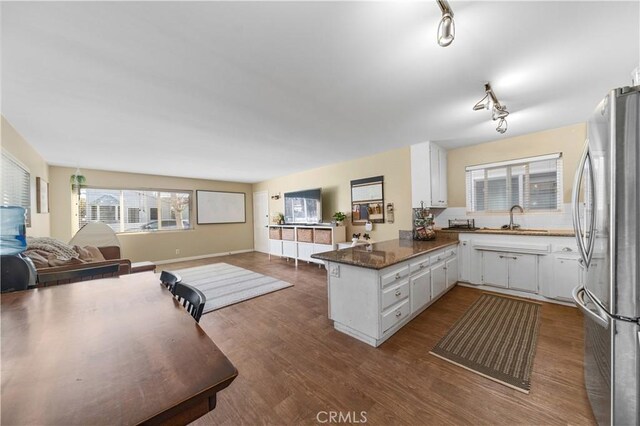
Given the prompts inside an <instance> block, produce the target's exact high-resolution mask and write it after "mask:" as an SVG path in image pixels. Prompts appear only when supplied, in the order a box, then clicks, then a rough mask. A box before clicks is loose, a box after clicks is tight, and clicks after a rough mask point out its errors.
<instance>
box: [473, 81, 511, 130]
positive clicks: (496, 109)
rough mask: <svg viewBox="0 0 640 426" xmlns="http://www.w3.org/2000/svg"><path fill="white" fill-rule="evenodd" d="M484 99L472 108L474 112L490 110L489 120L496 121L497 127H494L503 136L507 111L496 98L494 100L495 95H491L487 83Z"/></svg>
mask: <svg viewBox="0 0 640 426" xmlns="http://www.w3.org/2000/svg"><path fill="white" fill-rule="evenodd" d="M484 93H485V95H484V98H482V99H480V101H478V103H477V104H475V105H474V106H473V110H474V111H480V110H483V109H490V110H491V119H492V120H493V121H498V120H499V121H498V127H496V131H497V132H498V133H500V134H503V133H504V132H506V131H507V120H506V118H507V116H508V115H509V111H507V107H506V106H505V105H502V104H501V103H500V102H499V101H498V98H496V94H495V93H493V89H492V88H491V85H490V84H489V83H486V84H485V85H484Z"/></svg>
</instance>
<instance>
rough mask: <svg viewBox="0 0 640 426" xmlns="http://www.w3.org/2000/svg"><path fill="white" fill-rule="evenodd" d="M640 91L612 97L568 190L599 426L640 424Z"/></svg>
mask: <svg viewBox="0 0 640 426" xmlns="http://www.w3.org/2000/svg"><path fill="white" fill-rule="evenodd" d="M639 115H640V86H635V87H625V88H620V89H615V90H612V91H611V92H610V93H609V94H608V95H607V96H606V97H605V98H604V99H603V100H602V102H600V104H598V106H597V108H596V110H595V111H594V113H593V114H592V116H591V117H590V118H589V121H588V122H587V141H586V144H585V150H584V153H583V156H582V159H581V162H580V165H579V167H578V170H577V173H576V179H575V182H574V187H573V224H574V228H575V231H576V238H577V240H578V249H579V251H580V255H581V259H580V262H581V264H582V267H583V272H584V276H583V277H584V279H583V283H582V286H579V287H577V288H576V289H574V291H573V297H574V299H575V302H576V304H577V305H578V307H579V308H580V309H581V310H582V312H583V313H584V328H585V353H584V377H585V385H586V388H587V393H588V395H589V401H590V402H591V408H592V409H593V414H594V415H595V418H596V420H597V421H598V423H599V424H600V425H610V424H613V425H619V426H622V425H625V426H626V425H638V424H640V414H639V412H640V284H639V282H640V269H639V268H638V263H639V262H640V250H639V249H638V240H639V236H640V138H639V135H640V117H639Z"/></svg>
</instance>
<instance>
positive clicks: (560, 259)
mask: <svg viewBox="0 0 640 426" xmlns="http://www.w3.org/2000/svg"><path fill="white" fill-rule="evenodd" d="M582 274H583V271H582V267H581V266H580V261H579V258H578V256H576V255H570V254H565V253H562V254H556V255H554V258H553V283H554V285H553V286H552V287H551V288H549V294H548V295H547V296H548V297H553V298H555V299H560V300H569V301H571V300H573V297H572V296H571V292H572V291H573V289H574V288H575V287H577V286H578V285H580V284H582V279H583V278H582V277H583V275H582Z"/></svg>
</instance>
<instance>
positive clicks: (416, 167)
mask: <svg viewBox="0 0 640 426" xmlns="http://www.w3.org/2000/svg"><path fill="white" fill-rule="evenodd" d="M421 202H423V203H424V206H425V207H438V208H445V207H447V151H445V150H444V149H443V148H442V147H440V146H439V145H437V144H435V143H433V142H423V143H420V144H416V145H411V204H412V205H413V207H414V208H417V207H421V206H420V203H421Z"/></svg>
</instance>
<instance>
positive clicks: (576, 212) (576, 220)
mask: <svg viewBox="0 0 640 426" xmlns="http://www.w3.org/2000/svg"><path fill="white" fill-rule="evenodd" d="M588 154H589V142H588V141H587V142H586V143H585V148H584V152H583V153H582V157H581V158H580V162H579V163H578V168H577V169H576V177H575V179H574V180H573V193H572V196H571V198H572V204H573V230H574V232H575V233H576V240H577V242H578V252H580V257H581V258H582V260H583V261H584V267H585V268H586V267H587V266H589V265H588V263H587V255H586V250H585V247H584V241H583V240H582V229H581V228H580V182H581V181H582V174H583V173H584V165H585V163H586V162H587V155H588Z"/></svg>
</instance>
